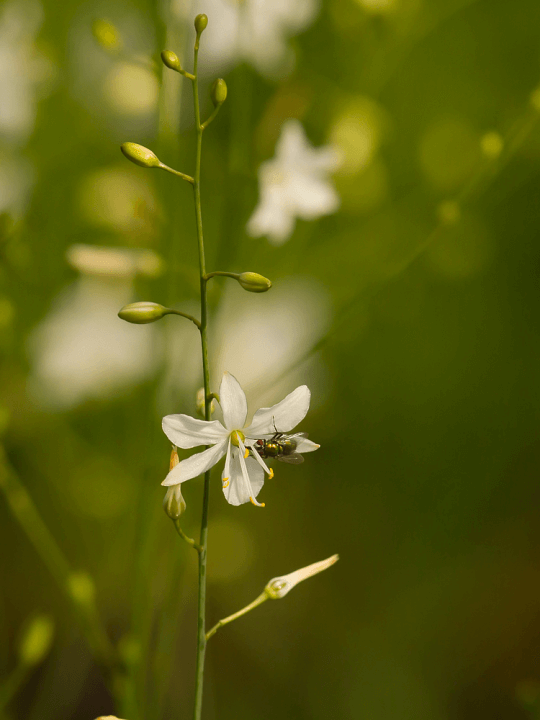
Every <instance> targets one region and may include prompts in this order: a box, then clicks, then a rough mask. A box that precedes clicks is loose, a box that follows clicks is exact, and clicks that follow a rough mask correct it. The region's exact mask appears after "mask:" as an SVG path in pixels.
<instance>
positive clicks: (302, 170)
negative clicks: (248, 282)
mask: <svg viewBox="0 0 540 720" xmlns="http://www.w3.org/2000/svg"><path fill="white" fill-rule="evenodd" d="M338 167H339V155H338V152H337V151H336V150H335V149H334V148H333V147H331V146H324V147H318V148H315V147H313V146H312V145H311V144H310V142H309V140H308V139H307V137H306V133H305V131H304V128H303V127H302V124H301V123H300V122H299V121H298V120H287V121H286V122H285V123H284V124H283V127H282V130H281V135H280V138H279V140H278V142H277V145H276V154H275V157H273V158H272V159H271V160H267V161H266V162H264V163H263V164H262V165H261V167H260V168H259V193H260V199H259V203H258V205H257V207H256V208H255V211H254V212H253V215H252V216H251V218H250V219H249V221H248V224H247V231H248V233H249V234H250V235H252V236H253V237H259V236H261V235H266V236H267V237H268V239H269V240H270V242H271V243H273V244H275V245H281V244H282V243H284V242H285V241H286V240H287V239H288V238H289V237H290V235H291V234H292V232H293V230H294V226H295V224H296V218H300V219H302V220H315V219H316V218H318V217H321V216H322V215H329V214H331V213H333V212H335V211H336V210H337V209H338V207H339V195H338V194H337V192H336V189H335V188H334V186H333V184H332V182H331V181H330V180H329V177H328V176H329V174H330V173H332V172H334V171H335V170H337V168H338Z"/></svg>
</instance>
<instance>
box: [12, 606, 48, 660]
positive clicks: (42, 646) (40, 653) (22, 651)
mask: <svg viewBox="0 0 540 720" xmlns="http://www.w3.org/2000/svg"><path fill="white" fill-rule="evenodd" d="M53 636H54V622H53V620H52V618H50V617H49V616H48V615H38V616H37V617H35V618H34V619H33V620H32V622H31V623H30V625H29V626H28V627H27V629H26V632H25V633H24V635H23V637H22V639H21V643H20V646H19V660H20V661H21V663H22V664H23V665H27V666H30V665H37V664H38V663H40V662H41V661H42V660H43V658H44V657H45V655H47V653H48V652H49V648H50V647H51V643H52V640H53Z"/></svg>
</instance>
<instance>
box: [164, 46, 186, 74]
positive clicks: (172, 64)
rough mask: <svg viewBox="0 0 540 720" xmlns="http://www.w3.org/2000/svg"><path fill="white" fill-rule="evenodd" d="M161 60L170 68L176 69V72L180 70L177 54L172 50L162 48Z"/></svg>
mask: <svg viewBox="0 0 540 720" xmlns="http://www.w3.org/2000/svg"><path fill="white" fill-rule="evenodd" d="M161 60H162V62H163V64H164V65H166V66H167V67H168V68H169V69H170V70H176V72H179V73H181V72H182V66H181V65H180V60H179V59H178V55H177V54H176V53H173V52H172V50H163V52H162V53H161Z"/></svg>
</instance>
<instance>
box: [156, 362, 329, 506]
mask: <svg viewBox="0 0 540 720" xmlns="http://www.w3.org/2000/svg"><path fill="white" fill-rule="evenodd" d="M310 397H311V393H310V392H309V389H308V388H307V386H306V385H301V386H300V387H297V388H296V390H293V392H292V393H289V395H287V397H286V398H285V399H284V400H282V401H281V402H279V403H277V405H273V406H272V407H270V408H260V410H257V412H256V413H255V415H254V416H253V420H252V421H251V424H250V425H248V426H247V427H245V422H246V417H247V400H246V395H245V393H244V391H243V390H242V388H241V387H240V383H239V382H238V380H237V379H236V378H235V377H233V376H232V375H231V374H230V373H227V372H226V373H224V375H223V379H222V380H221V385H220V387H219V398H220V399H219V404H220V405H221V409H222V410H223V424H222V423H220V421H219V420H198V419H196V418H192V417H190V416H189V415H167V416H166V417H164V418H163V432H164V433H165V435H166V436H167V437H168V438H169V440H170V441H171V442H172V443H173V444H174V445H177V446H178V447H181V448H184V449H186V450H187V449H190V448H194V447H198V446H200V445H209V446H210V447H208V448H207V449H206V450H203V451H202V452H199V453H195V455H191V456H190V457H189V458H187V459H186V460H182V462H180V463H178V464H177V465H176V464H175V465H173V467H172V468H171V470H170V472H169V474H168V475H167V477H166V478H165V480H164V481H163V482H162V483H161V484H162V485H165V486H175V485H178V484H179V483H183V482H186V480H191V479H192V478H194V477H198V476H199V475H202V474H203V473H205V472H206V471H207V470H209V469H210V468H212V467H214V465H215V464H216V463H218V462H219V461H220V460H221V458H222V457H223V456H224V455H226V458H225V467H224V469H223V473H222V476H221V477H222V487H223V494H224V495H225V499H226V500H227V502H229V503H230V504H231V505H242V504H244V503H247V502H252V503H253V505H258V506H259V507H264V503H259V502H257V500H256V499H255V498H256V497H257V495H258V494H259V492H260V491H261V489H262V486H263V485H264V475H265V473H266V474H267V475H268V476H269V477H270V478H272V477H273V476H274V473H273V471H272V470H270V469H269V468H268V467H267V465H266V463H265V462H264V460H263V458H262V453H261V450H260V448H261V444H260V442H259V441H261V440H263V441H264V440H268V439H270V438H274V436H277V429H276V428H277V427H278V426H279V433H280V434H282V433H288V432H289V430H292V429H293V428H294V427H295V426H296V425H298V423H299V422H301V421H302V420H303V419H304V418H305V416H306V413H307V411H308V409H309V401H310ZM288 438H291V439H292V436H288ZM278 442H279V440H278ZM318 447H319V445H317V444H316V443H314V442H312V441H311V440H308V439H307V438H305V437H304V436H298V437H297V438H296V436H295V440H294V442H293V445H292V448H291V452H292V453H293V454H295V455H296V454H300V457H299V460H300V459H301V453H306V452H313V451H314V450H317V448H318ZM284 456H285V453H284ZM289 456H290V454H289Z"/></svg>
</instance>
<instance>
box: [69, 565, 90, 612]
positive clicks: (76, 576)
mask: <svg viewBox="0 0 540 720" xmlns="http://www.w3.org/2000/svg"><path fill="white" fill-rule="evenodd" d="M68 591H69V594H70V595H71V597H72V598H73V600H75V602H76V603H78V604H79V605H91V604H92V603H93V602H94V598H95V594H96V590H95V587H94V581H93V580H92V578H91V577H90V575H88V573H85V572H84V571H82V570H81V571H78V572H74V573H71V575H70V576H69V578H68Z"/></svg>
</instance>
